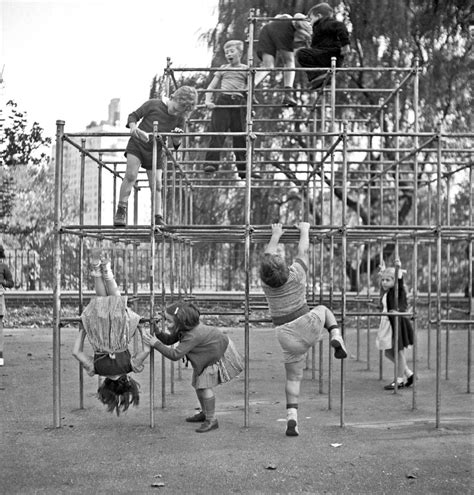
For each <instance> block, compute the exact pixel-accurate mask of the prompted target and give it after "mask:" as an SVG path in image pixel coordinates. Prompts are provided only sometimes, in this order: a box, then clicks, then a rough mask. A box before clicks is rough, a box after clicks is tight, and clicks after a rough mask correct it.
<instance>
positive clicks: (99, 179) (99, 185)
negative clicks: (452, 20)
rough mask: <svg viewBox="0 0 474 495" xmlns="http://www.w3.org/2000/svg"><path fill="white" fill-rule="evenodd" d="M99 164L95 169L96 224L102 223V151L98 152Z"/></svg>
mask: <svg viewBox="0 0 474 495" xmlns="http://www.w3.org/2000/svg"><path fill="white" fill-rule="evenodd" d="M99 161H100V165H98V167H99V168H98V170H97V225H102V176H103V171H102V153H99Z"/></svg>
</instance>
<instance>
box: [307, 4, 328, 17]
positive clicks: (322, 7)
mask: <svg viewBox="0 0 474 495" xmlns="http://www.w3.org/2000/svg"><path fill="white" fill-rule="evenodd" d="M333 13H334V10H333V9H332V7H331V6H330V5H329V4H327V3H318V4H317V5H315V6H314V7H312V8H311V9H309V12H308V17H309V16H310V15H313V16H315V17H316V16H317V15H318V14H319V15H320V16H321V17H330V16H332V15H333Z"/></svg>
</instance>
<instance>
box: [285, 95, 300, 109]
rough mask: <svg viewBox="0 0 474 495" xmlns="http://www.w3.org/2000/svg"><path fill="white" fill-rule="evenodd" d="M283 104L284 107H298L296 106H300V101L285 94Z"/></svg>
mask: <svg viewBox="0 0 474 495" xmlns="http://www.w3.org/2000/svg"><path fill="white" fill-rule="evenodd" d="M281 104H282V105H283V106H284V107H296V106H298V102H297V101H296V100H295V99H294V98H292V97H291V96H290V95H285V96H284V97H283V100H282V101H281Z"/></svg>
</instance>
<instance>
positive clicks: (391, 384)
mask: <svg viewBox="0 0 474 495" xmlns="http://www.w3.org/2000/svg"><path fill="white" fill-rule="evenodd" d="M404 386H405V384H404V383H403V382H400V383H398V384H397V388H403V387H404ZM384 390H395V382H392V383H390V385H385V387H384Z"/></svg>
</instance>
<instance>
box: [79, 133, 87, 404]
mask: <svg viewBox="0 0 474 495" xmlns="http://www.w3.org/2000/svg"><path fill="white" fill-rule="evenodd" d="M85 147H86V140H85V139H84V138H83V139H82V140H81V149H82V150H84V149H85ZM85 170H86V155H85V153H84V152H81V176H80V183H79V224H80V225H84V189H85ZM79 243H80V244H79V315H81V314H82V309H83V302H84V301H83V293H82V265H83V260H84V237H83V236H82V235H81V237H80V239H79ZM79 325H82V324H81V323H79ZM79 409H84V367H83V366H82V364H81V363H79Z"/></svg>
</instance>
